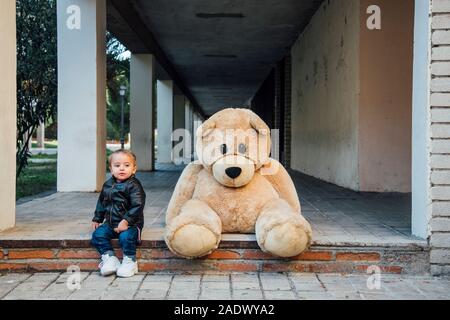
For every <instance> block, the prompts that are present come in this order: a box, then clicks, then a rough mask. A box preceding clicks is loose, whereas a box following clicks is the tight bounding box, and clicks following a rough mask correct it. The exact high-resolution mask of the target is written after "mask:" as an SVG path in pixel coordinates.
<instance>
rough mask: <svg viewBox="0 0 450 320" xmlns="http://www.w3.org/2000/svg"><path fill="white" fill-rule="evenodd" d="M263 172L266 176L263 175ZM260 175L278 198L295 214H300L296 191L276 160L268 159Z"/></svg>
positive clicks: (284, 170) (286, 173)
mask: <svg viewBox="0 0 450 320" xmlns="http://www.w3.org/2000/svg"><path fill="white" fill-rule="evenodd" d="M265 172H266V173H267V174H264V173H265ZM261 173H262V174H263V176H264V177H265V178H266V179H267V180H268V181H269V182H270V183H271V185H272V186H273V187H274V189H275V190H276V191H277V192H278V195H279V196H280V198H281V199H284V200H286V201H287V202H288V203H289V205H290V206H291V207H292V208H293V209H294V210H295V212H299V213H300V212H301V206H300V201H299V199H298V194H297V190H296V189H295V185H294V182H293V181H292V179H291V177H290V176H289V174H288V172H287V171H286V169H285V168H284V167H283V166H282V165H281V164H280V163H279V162H278V161H277V160H275V159H270V163H269V164H268V165H264V166H263V170H262V171H261Z"/></svg>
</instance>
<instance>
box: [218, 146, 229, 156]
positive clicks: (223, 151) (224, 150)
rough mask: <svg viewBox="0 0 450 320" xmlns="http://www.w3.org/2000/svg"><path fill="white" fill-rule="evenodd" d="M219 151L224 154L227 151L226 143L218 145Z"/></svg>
mask: <svg viewBox="0 0 450 320" xmlns="http://www.w3.org/2000/svg"><path fill="white" fill-rule="evenodd" d="M220 151H221V152H222V154H226V153H227V151H228V148H227V145H226V144H222V145H221V146H220Z"/></svg>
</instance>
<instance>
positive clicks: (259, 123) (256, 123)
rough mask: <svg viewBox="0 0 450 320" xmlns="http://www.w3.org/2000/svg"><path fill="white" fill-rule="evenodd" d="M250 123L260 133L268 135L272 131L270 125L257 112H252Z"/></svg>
mask: <svg viewBox="0 0 450 320" xmlns="http://www.w3.org/2000/svg"><path fill="white" fill-rule="evenodd" d="M250 125H251V126H252V128H253V129H255V130H256V131H257V132H258V134H260V135H263V136H267V135H269V133H270V129H269V126H268V125H267V124H266V123H265V122H264V121H263V120H262V119H261V118H260V117H259V116H258V115H257V114H255V113H253V112H250Z"/></svg>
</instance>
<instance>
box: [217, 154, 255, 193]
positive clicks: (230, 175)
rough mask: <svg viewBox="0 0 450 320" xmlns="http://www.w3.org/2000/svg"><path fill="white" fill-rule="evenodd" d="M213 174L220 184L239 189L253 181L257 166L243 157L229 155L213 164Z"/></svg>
mask: <svg viewBox="0 0 450 320" xmlns="http://www.w3.org/2000/svg"><path fill="white" fill-rule="evenodd" d="M212 173H213V175H214V178H215V179H216V180H217V181H218V182H219V183H220V184H222V185H224V186H226V187H231V188H239V187H242V186H245V185H246V184H248V183H249V182H250V181H251V180H252V178H253V176H254V174H255V164H254V163H253V161H252V160H250V159H248V158H246V157H244V156H241V155H227V156H225V157H222V158H220V159H219V160H217V161H216V162H215V163H214V164H213V166H212Z"/></svg>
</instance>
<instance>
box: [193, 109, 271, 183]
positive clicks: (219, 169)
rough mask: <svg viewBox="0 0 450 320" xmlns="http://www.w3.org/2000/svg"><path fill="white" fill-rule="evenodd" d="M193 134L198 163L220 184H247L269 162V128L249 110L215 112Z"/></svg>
mask: <svg viewBox="0 0 450 320" xmlns="http://www.w3.org/2000/svg"><path fill="white" fill-rule="evenodd" d="M196 133H197V141H196V149H197V155H198V159H199V162H200V163H201V164H202V165H203V166H204V168H205V169H207V170H208V171H209V172H211V173H212V175H213V176H214V178H215V179H216V180H217V181H218V182H219V183H220V184H222V185H224V186H227V187H234V188H238V187H242V186H244V185H246V184H248V183H249V182H250V181H251V180H252V178H253V176H254V174H255V172H256V171H257V170H259V169H260V168H261V167H262V166H263V165H265V164H266V163H268V162H269V161H270V159H269V154H270V148H271V139H270V129H269V127H268V126H267V125H266V124H265V123H264V121H263V120H262V119H261V118H260V117H259V116H258V115H256V114H255V113H254V112H252V111H251V110H249V109H235V108H228V109H224V110H222V111H219V112H217V113H215V114H214V115H212V116H211V117H210V118H209V119H208V120H206V121H205V122H204V123H203V124H202V125H201V126H200V127H199V128H198V129H197V132H196Z"/></svg>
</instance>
